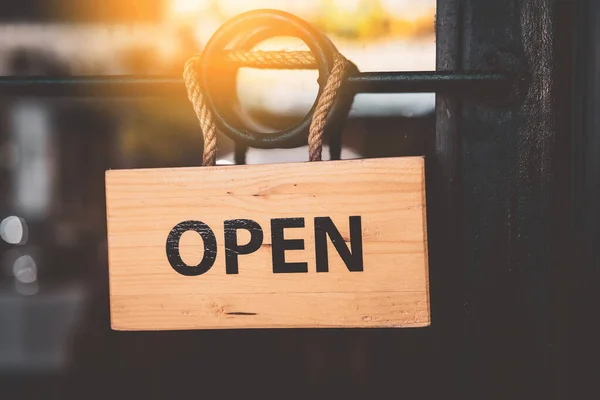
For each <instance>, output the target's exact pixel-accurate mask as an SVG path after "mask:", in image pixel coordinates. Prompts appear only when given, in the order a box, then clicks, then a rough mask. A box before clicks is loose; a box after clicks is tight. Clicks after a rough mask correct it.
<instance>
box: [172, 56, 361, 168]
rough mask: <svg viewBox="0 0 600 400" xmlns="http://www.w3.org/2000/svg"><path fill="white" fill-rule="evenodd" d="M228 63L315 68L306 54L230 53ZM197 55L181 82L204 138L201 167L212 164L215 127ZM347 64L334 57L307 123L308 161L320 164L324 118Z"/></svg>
mask: <svg viewBox="0 0 600 400" xmlns="http://www.w3.org/2000/svg"><path fill="white" fill-rule="evenodd" d="M226 60H227V61H228V62H231V63H234V64H236V66H237V67H253V68H277V69H313V68H316V67H317V63H316V60H315V58H314V56H313V55H312V54H311V53H310V52H307V51H291V52H286V51H276V52H272V51H251V52H248V51H231V52H228V54H227V56H226ZM199 62H200V56H199V55H196V56H193V57H191V58H190V59H189V60H188V61H187V62H186V63H185V66H184V71H183V80H184V82H185V86H186V88H187V92H188V99H189V100H190V102H191V103H192V106H193V107H194V111H195V113H196V117H197V118H198V121H199V123H200V129H201V130H202V133H203V135H204V154H203V157H202V165H205V166H207V165H215V161H216V153H217V128H216V125H215V122H214V118H213V115H212V112H211V110H210V109H209V107H208V105H207V104H206V102H205V101H204V96H203V93H202V88H201V87H200V84H199V82H198V79H197V77H196V71H197V70H198V67H199ZM349 66H350V63H349V61H348V60H346V58H345V57H344V56H342V55H341V54H340V53H336V54H335V55H334V62H333V68H332V70H331V74H330V75H329V78H328V79H327V82H326V83H325V87H324V88H323V90H322V93H321V95H320V96H319V98H318V99H317V106H316V107H315V112H314V115H313V119H312V121H311V124H310V128H309V134H308V148H309V150H308V151H309V159H310V161H321V159H322V156H321V155H322V150H323V134H324V132H325V126H326V124H327V117H328V115H329V112H330V111H331V109H332V107H333V104H334V103H335V98H336V96H337V94H338V92H339V89H340V87H341V86H342V84H343V83H344V80H345V79H346V76H347V74H348V70H349Z"/></svg>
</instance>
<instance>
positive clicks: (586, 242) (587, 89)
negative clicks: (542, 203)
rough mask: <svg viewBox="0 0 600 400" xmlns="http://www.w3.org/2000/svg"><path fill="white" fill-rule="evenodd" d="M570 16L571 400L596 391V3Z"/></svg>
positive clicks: (599, 139)
mask: <svg viewBox="0 0 600 400" xmlns="http://www.w3.org/2000/svg"><path fill="white" fill-rule="evenodd" d="M575 4H576V10H575V16H574V19H575V21H574V26H575V27H576V28H577V29H576V31H575V39H574V43H575V64H574V76H575V82H574V85H575V86H574V95H573V98H574V100H575V103H574V109H573V111H574V117H573V121H574V124H573V142H572V143H573V164H572V165H573V174H572V176H573V183H574V184H573V213H572V215H573V232H574V235H573V239H574V240H573V244H574V246H573V247H574V253H573V255H574V256H573V258H572V260H571V263H570V264H569V270H570V278H571V279H569V281H567V282H565V284H567V283H568V284H569V285H570V291H569V292H570V297H571V299H570V307H569V310H570V316H569V321H568V325H569V327H570V329H569V333H568V334H569V339H570V340H569V344H570V349H569V356H570V360H569V361H570V362H569V367H570V368H569V372H570V378H571V379H570V385H569V386H570V387H569V390H570V394H571V398H577V397H584V396H586V395H587V393H594V391H597V373H595V371H597V370H598V356H599V355H600V346H599V344H598V338H599V337H600V326H599V324H598V317H597V312H596V311H595V310H597V308H598V307H597V305H598V304H599V297H600V295H599V294H598V293H599V290H600V289H599V288H600V262H599V257H598V254H597V253H596V252H598V251H599V249H600V75H599V71H600V42H599V41H598V38H600V2H598V1H596V0H581V1H576V2H575Z"/></svg>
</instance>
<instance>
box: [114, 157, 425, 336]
mask: <svg viewBox="0 0 600 400" xmlns="http://www.w3.org/2000/svg"><path fill="white" fill-rule="evenodd" d="M106 197H107V219H108V245H109V276H110V309H111V320H112V327H113V329H117V330H180V329H218V328H229V329H233V328H319V327H421V326H427V325H429V322H430V314H429V285H428V270H427V235H426V218H425V179H424V160H423V158H422V157H402V158H382V159H366V160H350V161H335V162H314V163H289V164H270V165H253V166H220V167H199V168H172V169H147V170H144V169H139V170H112V171H108V172H107V174H106Z"/></svg>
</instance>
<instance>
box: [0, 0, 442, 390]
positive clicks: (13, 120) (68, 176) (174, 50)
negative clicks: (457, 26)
mask: <svg viewBox="0 0 600 400" xmlns="http://www.w3.org/2000/svg"><path fill="white" fill-rule="evenodd" d="M257 8H276V9H281V10H285V11H289V12H292V13H294V14H296V15H298V16H299V17H301V18H304V19H306V20H307V21H309V22H311V23H312V24H314V25H316V26H317V27H319V28H320V29H322V30H324V31H325V32H326V33H327V35H328V36H329V37H330V38H331V39H332V40H333V42H334V43H335V44H336V46H337V47H338V49H339V50H340V51H341V53H342V54H344V55H345V56H346V57H347V58H348V59H350V60H352V61H353V62H354V63H355V64H356V65H357V66H358V67H359V69H360V70H362V71H385V70H388V71H390V70H395V71H399V70H434V69H435V41H434V39H435V34H434V19H435V0H298V1H292V0H243V1H242V0H239V1H238V0H127V1H125V0H103V1H92V0H51V1H50V0H19V1H2V2H0V75H4V76H23V77H26V76H69V75H122V74H131V75H140V76H143V75H163V76H164V75H166V76H176V77H180V76H181V73H182V70H183V64H184V63H185V61H186V60H187V58H189V57H190V56H191V55H193V54H195V53H197V52H201V51H202V48H203V46H204V44H205V43H206V42H207V41H208V39H209V38H210V37H211V35H212V34H213V32H214V31H215V30H216V29H217V28H218V27H219V26H220V25H221V24H222V23H224V22H225V21H226V20H228V19H229V18H231V17H233V16H235V15H237V14H239V13H241V12H244V11H247V10H251V9H257ZM260 47H262V48H265V49H286V50H298V49H302V48H303V44H302V43H301V42H299V41H298V40H295V39H291V38H275V39H273V40H269V41H268V42H265V43H263V44H261V45H260ZM304 47H305V46H304ZM316 79H317V72H316V71H264V70H252V69H242V70H241V71H240V74H239V85H238V96H239V99H240V103H241V104H242V106H243V108H244V111H246V112H247V114H248V115H249V116H250V117H251V118H252V119H253V120H254V121H256V122H257V123H259V124H261V125H262V126H264V127H266V128H267V129H269V128H278V127H282V126H286V125H289V124H291V123H292V122H293V121H295V120H297V119H298V118H301V117H303V116H304V115H305V114H306V112H307V111H308V110H309V108H310V107H311V105H312V103H313V102H314V99H315V97H316V94H317V91H318V86H317V82H316ZM433 109H434V95H433V94H386V95H366V94H365V95H358V96H357V97H356V99H355V102H354V104H353V107H352V110H351V113H350V118H349V120H348V121H347V123H346V125H345V129H344V133H343V138H342V158H344V159H348V158H361V157H385V156H401V155H422V154H426V153H427V152H428V151H429V149H431V148H432V146H430V144H431V141H432V138H433V130H434V119H433ZM220 144H221V146H220V150H219V156H218V163H219V164H231V163H233V162H234V147H233V144H232V143H231V141H229V140H228V139H227V138H221V139H220ZM325 147H327V146H325ZM201 154H202V136H201V132H200V130H199V128H198V124H197V121H196V119H195V116H194V113H193V110H192V107H191V105H190V104H189V103H188V101H187V99H186V98H185V96H181V97H169V98H149V97H144V98H139V97H138V98H106V97H102V98H91V97H90V98H60V97H39V98H36V97H14V96H10V97H8V96H4V95H3V94H2V91H1V90H0V221H1V223H0V238H1V240H0V398H2V399H4V398H6V399H12V398H19V399H20V398H44V399H46V398H60V399H65V398H76V397H79V396H82V395H83V396H85V397H86V398H90V397H92V398H95V397H98V398H105V397H109V396H110V397H113V398H125V397H132V396H133V397H135V398H137V397H141V396H144V397H146V398H148V397H149V398H164V397H169V398H170V397H174V396H176V395H189V394H190V392H189V391H187V390H191V389H189V387H190V385H195V384H197V385H198V388H200V387H202V388H203V389H202V390H203V392H202V393H205V394H206V393H209V394H212V393H217V392H218V393H223V391H225V393H227V391H233V392H232V393H238V392H239V393H241V392H244V393H254V392H253V390H256V392H260V393H263V391H264V390H266V389H265V388H270V389H269V390H279V389H281V390H289V388H291V387H294V388H295V389H294V391H293V392H294V393H300V392H301V390H310V389H317V390H319V389H323V390H325V389H326V388H334V387H336V388H339V387H344V388H345V389H344V390H348V392H349V393H351V392H352V391H354V390H358V389H361V388H362V389H364V388H368V387H373V385H375V383H376V382H378V380H382V382H383V381H385V379H387V377H386V376H382V375H381V373H380V370H379V372H378V373H377V374H376V373H375V372H373V371H374V369H373V368H371V367H372V366H373V365H381V363H384V364H385V363H386V362H393V357H392V355H393V345H392V347H390V344H389V343H388V344H387V345H386V350H385V351H383V349H381V351H379V352H375V353H374V352H373V351H369V350H368V347H366V346H365V345H364V342H361V341H360V340H359V339H357V338H354V339H353V336H351V335H350V336H348V335H346V336H344V337H343V338H341V337H339V336H337V337H333V336H331V337H328V336H324V335H328V333H311V332H294V331H289V332H261V331H256V332H161V333H155V332H153V333H122V332H112V331H111V330H110V322H109V314H108V286H107V285H108V284H107V262H106V258H107V254H106V251H107V250H106V219H105V203H104V201H105V198H104V172H105V171H106V170H107V169H110V168H114V169H116V168H136V167H167V166H170V167H176V166H196V165H200V161H201ZM324 157H325V158H326V159H327V157H328V151H327V149H325V150H324ZM307 159H308V149H307V148H306V147H301V148H297V149H286V150H258V149H249V150H248V153H247V158H246V162H247V163H248V164H256V163H271V162H291V161H305V160H307ZM311 335H312V336H311ZM315 335H317V336H315ZM318 335H320V336H318ZM355 339H356V340H355ZM350 349H351V351H349V350H350ZM371 350H372V348H371ZM257 359H258V360H261V364H260V366H257V365H256V364H255V363H256V360H257ZM417 367H418V366H415V368H417ZM324 371H329V373H325V374H324V373H323V372H324ZM332 371H335V373H334V372H332ZM265 376H270V377H271V378H273V377H277V379H276V380H275V381H276V382H278V383H277V384H273V380H271V381H269V382H270V383H269V382H266V381H265V380H264V379H265ZM227 379H234V381H235V382H240V381H241V382H244V384H245V386H244V385H230V384H228V383H229V382H230V381H228V380H227ZM392 379H393V378H392ZM324 388H325V389H324ZM299 391H300V392H299ZM286 393H287V392H286ZM288 394H289V393H288ZM338 394H339V392H338ZM5 395H6V397H5Z"/></svg>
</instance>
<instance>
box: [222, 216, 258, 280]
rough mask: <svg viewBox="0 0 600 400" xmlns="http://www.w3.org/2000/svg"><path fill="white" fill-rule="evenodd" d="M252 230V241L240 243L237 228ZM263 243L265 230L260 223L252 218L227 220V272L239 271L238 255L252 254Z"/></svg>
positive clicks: (235, 272) (234, 272)
mask: <svg viewBox="0 0 600 400" xmlns="http://www.w3.org/2000/svg"><path fill="white" fill-rule="evenodd" d="M238 229H246V230H247V231H248V232H250V241H249V242H248V243H247V244H245V245H242V246H240V245H238V242H237V230H238ZM262 243H263V231H262V228H261V227H260V225H259V224H258V223H257V222H255V221H252V220H251V219H230V220H227V221H225V271H226V273H227V274H237V273H238V255H240V254H250V253H253V252H255V251H256V250H258V248H259V247H260V246H261V245H262Z"/></svg>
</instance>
